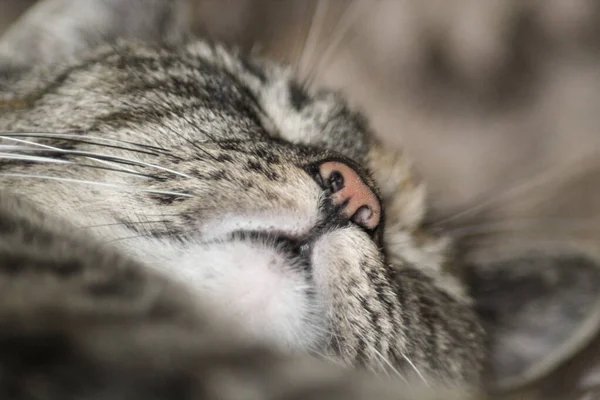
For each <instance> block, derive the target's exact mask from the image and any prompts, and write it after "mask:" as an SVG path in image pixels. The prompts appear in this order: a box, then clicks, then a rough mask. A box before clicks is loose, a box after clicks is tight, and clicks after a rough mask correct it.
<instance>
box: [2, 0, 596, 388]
mask: <svg viewBox="0 0 600 400" xmlns="http://www.w3.org/2000/svg"><path fill="white" fill-rule="evenodd" d="M188 3H189V2H188V1H186V0H178V1H172V0H148V1H143V2H142V1H139V0H138V1H135V0H44V1H41V2H40V3H38V4H37V5H36V6H34V7H33V8H32V9H31V10H30V11H29V12H28V13H27V14H26V15H25V16H24V17H22V18H21V20H19V21H18V22H17V23H16V24H15V25H14V26H13V27H12V29H10V30H9V31H8V32H7V33H6V34H5V35H4V37H3V38H2V39H1V40H0V79H1V81H2V86H1V92H0V93H1V94H2V98H1V99H0V132H2V134H1V138H0V140H1V146H2V150H1V153H0V162H1V164H0V182H1V187H2V192H1V193H2V194H1V195H0V237H1V240H0V299H1V300H0V394H2V395H3V398H10V399H31V398H35V399H37V398H39V399H66V398H81V399H152V398H157V399H158V398H161V399H163V398H164V399H167V398H168V399H242V398H248V399H317V398H365V399H370V398H390V399H392V398H400V396H409V395H410V393H412V391H415V390H418V389H419V388H422V387H425V388H432V389H434V392H435V391H439V392H437V395H438V396H440V393H442V392H441V391H442V390H445V389H456V388H458V389H460V390H461V391H463V393H476V392H478V391H480V390H481V389H484V388H486V387H487V388H491V387H494V385H497V384H498V382H503V380H504V381H506V380H508V381H510V379H513V380H514V377H515V376H518V375H519V374H521V373H522V372H524V371H528V370H530V367H531V365H538V364H540V363H541V362H542V361H543V360H542V359H543V358H544V356H546V355H547V353H548V349H550V348H553V347H556V346H558V345H559V344H561V343H562V342H563V341H565V340H566V339H565V338H566V337H568V336H569V335H570V333H571V332H572V331H573V330H575V327H577V326H578V324H580V323H581V321H583V320H585V318H586V316H587V314H588V311H589V312H591V311H590V310H591V308H590V307H588V306H589V305H590V304H592V303H593V300H594V298H595V297H594V291H595V287H597V286H596V285H595V284H596V283H598V282H600V276H599V274H598V273H596V269H595V266H594V265H593V263H592V262H591V261H589V260H588V259H587V258H585V257H583V256H581V257H580V258H578V257H576V256H572V257H571V258H569V257H567V256H565V255H562V254H561V255H560V256H561V257H566V258H563V259H560V260H561V262H554V261H555V260H556V259H557V258H556V257H548V255H547V254H545V255H544V256H540V257H536V258H535V262H533V263H531V262H527V261H526V262H525V264H526V266H525V267H523V268H519V273H520V274H522V275H525V276H526V277H525V278H526V279H525V278H524V279H525V280H527V279H533V280H535V281H536V282H538V281H541V280H543V279H545V278H546V277H547V276H546V275H547V274H550V273H551V274H554V275H556V274H559V273H560V272H561V271H562V269H564V266H565V265H568V266H572V265H576V266H580V267H581V268H582V272H581V279H580V280H578V281H577V284H575V285H573V286H574V288H573V290H574V291H578V290H579V291H580V292H581V287H582V286H581V285H580V284H579V283H580V282H584V283H586V284H587V285H588V286H585V287H584V289H585V290H586V291H584V292H581V293H580V295H579V297H578V298H577V299H578V302H577V301H576V302H571V303H569V304H568V306H565V309H564V310H563V309H561V310H559V311H556V310H555V308H556V307H555V306H556V304H555V303H554V301H555V300H554V297H552V296H548V299H547V300H548V301H547V303H549V304H551V305H550V306H548V307H551V309H552V310H554V311H552V312H555V314H556V315H555V314H552V315H551V316H554V317H557V318H558V317H560V318H561V321H562V320H563V317H564V321H567V322H566V323H565V324H563V325H561V328H560V329H557V331H558V333H556V332H555V333H556V334H549V335H542V333H543V332H542V330H540V329H539V326H538V325H536V322H534V321H533V320H531V324H532V326H528V325H527V323H525V322H523V323H521V324H514V321H515V320H514V319H511V318H512V317H513V316H514V315H515V314H518V313H519V312H521V311H522V308H520V307H521V306H522V305H523V304H526V303H527V302H528V301H529V298H530V297H533V296H537V295H538V294H539V293H536V291H535V288H533V289H532V286H531V285H530V286H529V287H520V286H519V283H516V284H515V282H514V281H513V275H512V271H513V270H511V267H510V266H511V265H518V264H515V263H513V262H508V263H504V264H507V265H508V267H506V266H502V267H498V268H500V270H498V269H497V268H491V269H490V268H489V266H488V267H487V268H484V267H482V266H477V267H472V268H469V269H467V268H466V266H464V265H462V264H461V262H460V259H459V258H458V257H457V256H456V254H455V253H454V252H453V251H452V247H451V242H450V240H449V239H448V238H446V237H445V236H443V235H441V234H439V233H437V232H430V231H429V230H428V229H427V226H426V224H425V223H424V217H425V214H426V203H425V201H426V199H425V189H424V186H423V184H422V183H420V182H418V181H417V180H416V179H415V178H414V177H413V176H412V174H411V171H410V164H409V161H408V160H407V158H406V156H405V155H404V154H403V153H401V152H399V151H396V150H394V149H390V148H387V147H385V146H384V145H383V144H382V143H381V142H379V141H378V139H377V138H376V136H375V135H374V134H373V133H372V132H371V131H370V130H369V126H368V123H367V121H366V120H365V118H364V117H363V116H362V115H361V114H360V113H358V112H356V111H354V110H353V109H351V108H350V107H349V106H347V104H346V102H345V100H344V98H343V97H342V96H341V95H340V94H338V93H336V92H333V91H330V90H318V91H308V90H307V89H305V88H304V87H303V85H302V84H301V83H300V82H299V81H297V80H296V79H295V77H294V76H293V75H292V73H291V72H290V70H289V69H287V68H284V67H281V66H279V65H276V64H272V63H270V62H268V61H265V60H262V59H259V58H256V57H253V56H249V55H242V54H238V53H236V52H235V51H233V50H228V49H225V48H223V47H222V46H220V45H218V44H215V43H212V42H209V41H198V40H195V39H192V36H191V35H190V33H189V29H188V27H189V21H188V20H187V16H188V15H189V12H188V7H189V4H188ZM547 259H550V260H554V261H552V262H542V264H543V266H542V268H537V267H536V265H539V260H542V261H543V260H547ZM527 260H529V259H527ZM563 261H564V262H563ZM520 262H521V263H523V259H522V258H521V259H520ZM536 263H537V264H536ZM504 264H502V265H504ZM531 265H534V266H533V267H531ZM546 267H548V268H546ZM573 268H575V267H573ZM498 271H500V272H498ZM506 271H508V272H506ZM465 277H466V278H468V279H467V282H468V283H469V284H470V286H469V287H470V288H469V287H466V286H465V285H464V282H463V280H464V279H463V278H465ZM519 282H521V281H519ZM515 288H516V289H515ZM484 289H485V290H484ZM511 290H512V292H511ZM507 293H512V294H513V296H512V297H510V298H506V294H507ZM471 295H475V303H474V302H473V299H472V296H471ZM520 295H523V296H520ZM565 297H566V298H568V299H571V298H572V297H570V296H565ZM535 299H536V301H538V300H539V299H540V297H539V296H537V297H535ZM511 302H516V303H517V305H516V306H512V308H510V307H509V308H508V311H507V308H506V306H507V304H508V303H511ZM527 304H528V303H527ZM561 304H562V303H561ZM575 306H576V307H578V309H584V311H586V312H580V313H578V314H572V313H571V311H572V310H573V307H575ZM503 307H504V308H503ZM552 307H554V308H552ZM586 307H587V308H586ZM545 310H546V309H543V308H541V309H540V308H538V309H535V310H533V311H532V312H531V313H529V314H527V318H529V317H536V318H537V317H540V316H541V320H544V318H550V316H548V315H546V314H544V313H545ZM507 313H508V317H506V315H507ZM498 315H500V316H502V318H499V317H498ZM567 315H568V316H569V317H566V316H567ZM520 317H521V318H523V316H522V315H520ZM536 321H537V320H536ZM554 321H556V320H553V321H552V323H554ZM543 326H544V327H548V325H543ZM532 335H535V337H536V339H537V340H538V346H537V347H535V346H534V348H528V347H527V346H525V347H524V348H523V347H522V346H521V347H520V346H519V344H522V343H524V342H525V343H526V342H527V340H531V338H532ZM546 336H547V337H546ZM515 344H516V345H515ZM511 349H513V350H512V351H511ZM540 360H542V361H540ZM335 364H338V365H339V366H342V367H348V366H354V367H357V369H358V370H363V369H365V370H367V371H369V372H375V375H377V376H379V378H376V377H370V375H371V374H370V373H368V372H364V373H363V374H359V375H355V373H354V372H348V371H346V368H339V367H336V366H334V365H335ZM344 371H346V372H344ZM500 386H501V385H500ZM409 392H410V393H409ZM352 396H354V397H352ZM442 398H447V395H446V394H444V395H443V396H442Z"/></svg>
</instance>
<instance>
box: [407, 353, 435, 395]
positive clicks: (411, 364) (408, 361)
mask: <svg viewBox="0 0 600 400" xmlns="http://www.w3.org/2000/svg"><path fill="white" fill-rule="evenodd" d="M402 357H403V358H404V359H405V360H406V362H407V363H409V364H410V366H411V367H412V369H413V370H414V371H415V372H416V373H417V375H419V378H421V380H422V381H423V382H424V383H425V385H427V387H431V386H430V385H429V382H427V379H425V377H424V376H423V374H421V371H419V369H418V368H417V367H416V366H415V364H413V362H412V361H411V360H410V358H408V356H407V355H406V354H404V352H403V353H402Z"/></svg>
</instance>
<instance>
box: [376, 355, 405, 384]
mask: <svg viewBox="0 0 600 400" xmlns="http://www.w3.org/2000/svg"><path fill="white" fill-rule="evenodd" d="M373 351H374V352H375V354H376V355H377V357H379V360H380V362H381V363H382V364H385V365H386V366H387V367H388V368H389V369H390V370H391V371H392V372H393V373H394V375H395V376H397V377H398V378H400V379H402V380H403V381H405V382H406V383H408V381H407V379H406V378H405V377H404V376H402V374H401V373H400V371H398V369H397V368H396V367H394V365H393V364H392V363H391V362H390V360H388V359H387V357H385V356H384V355H383V354H381V352H380V351H379V350H377V349H376V348H375V347H373ZM386 371H387V369H386Z"/></svg>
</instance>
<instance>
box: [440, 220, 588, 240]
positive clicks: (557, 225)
mask: <svg viewBox="0 0 600 400" xmlns="http://www.w3.org/2000/svg"><path fill="white" fill-rule="evenodd" d="M538 221H539V220H538V219H536V218H524V219H521V220H516V221H510V220H508V221H501V222H491V223H483V224H472V225H467V226H463V227H459V228H456V229H450V230H448V231H446V232H447V233H448V234H450V235H451V236H452V237H458V238H462V237H468V236H477V235H485V234H488V233H489V234H494V233H505V232H506V233H529V232H533V233H536V232H538V231H540V230H543V231H544V232H547V231H552V232H553V233H554V234H555V233H556V232H564V231H565V230H586V231H587V230H590V231H592V232H596V231H600V228H598V222H597V221H589V220H585V221H573V220H572V219H560V218H556V219H552V220H549V219H543V220H542V221H539V223H537V222H538Z"/></svg>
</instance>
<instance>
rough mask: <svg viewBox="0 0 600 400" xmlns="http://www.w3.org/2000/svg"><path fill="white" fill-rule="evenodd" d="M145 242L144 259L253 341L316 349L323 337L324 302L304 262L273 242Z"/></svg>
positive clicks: (286, 347) (142, 250) (142, 252)
mask: <svg viewBox="0 0 600 400" xmlns="http://www.w3.org/2000/svg"><path fill="white" fill-rule="evenodd" d="M144 242H146V243H145V245H143V246H141V247H140V246H136V247H137V249H136V250H137V251H139V252H137V251H136V253H137V254H136V256H138V258H139V257H140V256H141V257H142V261H144V262H145V263H146V264H147V265H151V266H154V267H157V268H160V269H161V270H166V271H165V272H166V273H167V274H168V276H169V277H170V278H173V279H175V280H177V281H180V282H182V283H184V284H185V285H186V286H187V287H188V288H189V289H190V290H191V291H192V292H193V293H195V294H197V295H199V296H200V297H201V298H202V301H203V302H205V303H208V304H209V305H210V306H211V307H212V308H213V309H215V310H217V311H218V312H219V313H220V314H222V315H223V316H224V317H226V318H230V319H232V320H233V322H234V323H236V324H238V325H239V329H240V332H241V333H242V334H243V335H244V336H246V337H247V338H248V339H249V340H256V341H259V342H263V343H268V344H269V345H276V346H278V347H280V348H282V349H285V350H308V349H314V348H317V347H319V343H321V342H322V340H323V337H322V336H323V331H324V328H323V326H324V325H323V324H324V322H323V315H324V312H323V310H322V307H321V305H322V301H321V300H320V299H319V298H318V294H316V293H314V289H313V288H312V287H311V284H310V282H309V280H308V277H307V274H306V272H305V269H304V266H303V265H301V263H300V262H298V261H293V260H290V258H289V257H287V256H286V254H285V252H283V251H281V250H280V249H278V248H277V247H276V246H275V245H273V244H272V243H264V242H260V241H256V240H252V241H251V240H242V239H234V240H229V241H226V242H225V241H215V242H211V243H206V242H204V243H200V242H199V243H193V242H190V243H186V244H181V243H173V242H167V241H162V240H156V239H148V238H145V240H144ZM130 249H131V247H130ZM144 249H145V250H146V251H144Z"/></svg>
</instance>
